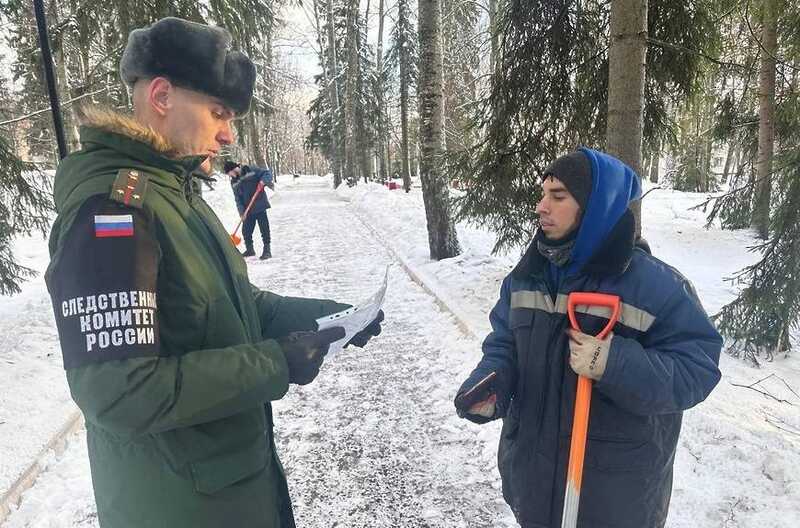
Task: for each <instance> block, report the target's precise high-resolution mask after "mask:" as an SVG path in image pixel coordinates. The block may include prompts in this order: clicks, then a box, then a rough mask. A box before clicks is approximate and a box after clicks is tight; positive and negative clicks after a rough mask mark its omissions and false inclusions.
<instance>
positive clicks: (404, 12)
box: [397, 0, 411, 192]
mask: <svg viewBox="0 0 800 528" xmlns="http://www.w3.org/2000/svg"><path fill="white" fill-rule="evenodd" d="M397 9H398V12H397V18H398V19H403V18H404V17H405V18H408V16H409V12H408V0H400V2H398V4H397ZM407 37H408V35H405V34H402V35H401V38H402V41H401V42H398V46H399V47H400V161H401V169H400V170H401V172H402V174H401V176H402V177H403V189H405V190H406V192H408V191H410V190H411V168H410V159H409V156H410V153H409V149H408V98H409V94H408V90H409V87H408V76H409V67H410V64H409V60H408V51H407V48H406V43H405V39H406V38H407Z"/></svg>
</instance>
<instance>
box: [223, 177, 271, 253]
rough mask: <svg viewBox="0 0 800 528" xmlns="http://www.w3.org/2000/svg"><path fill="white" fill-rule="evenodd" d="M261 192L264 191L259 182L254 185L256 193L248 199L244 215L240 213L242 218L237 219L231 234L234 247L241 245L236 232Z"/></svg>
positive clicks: (240, 239)
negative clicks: (237, 221)
mask: <svg viewBox="0 0 800 528" xmlns="http://www.w3.org/2000/svg"><path fill="white" fill-rule="evenodd" d="M263 190H264V182H262V181H259V182H258V185H256V192H254V193H253V197H252V198H250V203H249V204H247V209H245V210H244V213H242V217H241V218H239V223H238V224H236V229H234V230H233V233H231V242H233V245H234V246H238V245H239V244H241V243H242V237H240V236H239V235H237V234H236V232H237V231H239V228H240V227H241V226H242V222H244V219H245V218H247V213H249V212H250V209H251V208H252V207H253V204H254V203H255V201H256V198H258V193H260V192H261V191H263Z"/></svg>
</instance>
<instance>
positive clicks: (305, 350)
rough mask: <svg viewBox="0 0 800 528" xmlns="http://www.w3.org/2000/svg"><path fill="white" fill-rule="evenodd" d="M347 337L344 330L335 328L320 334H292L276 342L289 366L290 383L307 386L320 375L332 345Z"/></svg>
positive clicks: (308, 332)
mask: <svg viewBox="0 0 800 528" xmlns="http://www.w3.org/2000/svg"><path fill="white" fill-rule="evenodd" d="M344 336H345V331H344V328H342V327H341V326H335V327H333V328H326V329H325V330H320V331H319V332H313V331H304V332H292V333H291V334H289V335H287V336H286V337H281V338H279V339H277V340H276V341H277V342H278V344H279V345H280V347H281V350H282V351H283V355H284V356H285V357H286V364H287V365H289V383H294V384H297V385H307V384H309V383H311V382H312V381H313V380H314V378H316V377H317V374H319V368H320V367H321V366H322V362H323V360H324V359H325V354H327V353H328V347H329V346H330V344H331V343H333V342H336V341H338V340H340V339H342V338H343V337H344Z"/></svg>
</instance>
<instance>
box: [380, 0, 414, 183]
mask: <svg viewBox="0 0 800 528" xmlns="http://www.w3.org/2000/svg"><path fill="white" fill-rule="evenodd" d="M409 3H410V0H398V1H397V20H396V21H395V24H394V28H393V29H392V33H391V37H390V38H391V47H390V48H389V54H388V55H389V56H388V57H387V67H388V68H393V69H396V71H397V75H398V77H397V81H398V84H399V87H400V94H399V95H400V101H399V102H400V175H401V176H402V178H403V188H404V189H405V190H406V192H408V191H409V190H410V189H411V152H410V136H411V130H409V120H410V115H409V113H410V112H411V105H412V101H413V99H412V90H413V89H414V87H415V86H416V82H417V63H418V61H417V55H418V47H417V32H416V31H415V28H414V24H413V22H414V20H413V11H412V10H411V8H410V5H409Z"/></svg>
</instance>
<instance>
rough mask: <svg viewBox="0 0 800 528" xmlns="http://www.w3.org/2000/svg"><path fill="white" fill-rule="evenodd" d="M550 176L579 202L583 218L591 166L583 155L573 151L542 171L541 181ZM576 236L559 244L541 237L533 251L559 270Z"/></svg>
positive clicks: (575, 230)
mask: <svg viewBox="0 0 800 528" xmlns="http://www.w3.org/2000/svg"><path fill="white" fill-rule="evenodd" d="M549 176H553V177H555V178H558V179H559V180H560V181H561V182H562V183H563V184H564V187H566V188H567V191H569V193H570V194H571V195H572V197H573V198H575V201H576V202H578V205H579V206H580V208H581V215H583V213H584V211H585V210H586V205H587V204H588V203H589V198H590V196H591V194H592V165H591V163H590V162H589V158H588V157H587V156H586V154H584V153H583V152H581V151H579V150H576V151H575V152H570V153H569V154H566V155H564V156H561V157H560V158H558V159H557V160H555V161H554V162H553V163H551V164H550V165H549V166H548V167H547V168H546V169H545V171H544V177H545V178H547V177H549ZM579 225H580V224H579ZM577 234H578V229H577V228H576V229H573V230H572V232H570V233H569V234H567V235H566V236H565V237H564V238H562V239H559V240H549V239H547V238H545V237H544V236H541V237H539V239H538V240H537V242H536V247H537V249H538V250H539V253H540V254H541V255H542V256H544V257H545V258H546V259H547V260H549V261H550V262H551V263H552V264H554V265H555V266H558V267H562V266H565V265H566V264H568V263H569V261H570V258H571V257H572V249H573V248H574V247H575V238H576V237H577Z"/></svg>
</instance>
